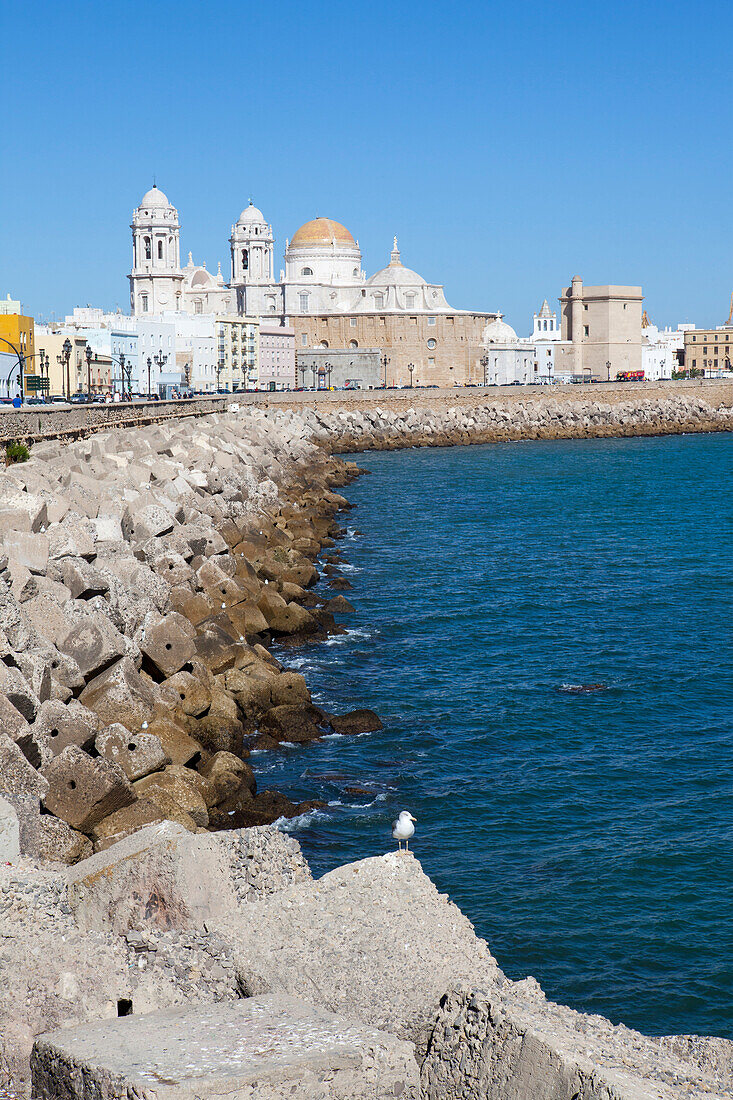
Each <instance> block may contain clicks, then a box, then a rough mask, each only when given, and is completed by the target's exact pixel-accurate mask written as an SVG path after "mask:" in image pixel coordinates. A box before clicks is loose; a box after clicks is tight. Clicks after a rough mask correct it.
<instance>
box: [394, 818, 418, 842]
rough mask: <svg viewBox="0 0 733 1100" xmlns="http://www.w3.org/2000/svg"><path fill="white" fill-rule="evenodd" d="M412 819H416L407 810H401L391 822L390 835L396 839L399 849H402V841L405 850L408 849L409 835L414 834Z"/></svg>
mask: <svg viewBox="0 0 733 1100" xmlns="http://www.w3.org/2000/svg"><path fill="white" fill-rule="evenodd" d="M413 821H417V818H416V817H413V816H412V814H411V813H410V811H409V810H403V811H402V813H401V814H400V816H399V817H398V818H397V820H396V821H393V822H392V836H393V837H394V839H395V840H396V841H397V844H398V846H399V851H400V852H401V851H402V841H403V840H404V842H405V851H407V852H409V850H410V837H411V836H414V835H415V826H414V825H413V824H412V823H413Z"/></svg>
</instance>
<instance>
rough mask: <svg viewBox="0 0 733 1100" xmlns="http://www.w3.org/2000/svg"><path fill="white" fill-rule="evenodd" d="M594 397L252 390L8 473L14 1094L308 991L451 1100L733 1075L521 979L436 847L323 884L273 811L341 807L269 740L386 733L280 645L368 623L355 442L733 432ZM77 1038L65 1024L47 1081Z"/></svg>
mask: <svg viewBox="0 0 733 1100" xmlns="http://www.w3.org/2000/svg"><path fill="white" fill-rule="evenodd" d="M461 396H463V395H461ZM590 396H591V395H590V394H589V395H588V397H587V398H583V399H582V400H581V398H580V397H573V398H572V400H570V399H568V401H562V402H560V405H561V407H560V408H558V409H555V408H554V407H553V406H552V405H551V404H548V399H547V398H544V397H543V398H542V399H540V398H538V399H537V400H536V401H535V400H533V401H530V402H528V401H527V399H519V398H517V399H515V398H514V397H513V395H512V397H511V398H510V397H508V396H504V395H502V396H501V398H500V399H497V398H494V397H492V398H491V399H490V400H487V401H486V402H485V403H484V404H483V405H481V404H477V403H475V402H474V403H473V404H471V405H470V406H468V407H467V406H466V405H465V404H454V403H453V402H451V401H450V400H449V399H448V398H446V397H443V398H441V400H442V401H444V402H446V403H445V404H443V405H441V406H440V408H438V407H437V406H436V405H435V403H434V402H431V403H429V404H428V405H427V406H426V407H425V408H422V407H420V408H414V409H413V408H411V407H410V405H409V404H400V406H399V410H398V411H395V410H393V409H382V407H381V405H379V404H378V403H377V404H375V406H374V407H369V408H364V409H360V410H358V411H355V410H353V409H351V408H349V409H348V410H346V409H343V408H338V409H336V410H334V409H331V410H330V411H325V410H324V409H323V408H318V409H307V410H301V409H290V408H278V409H273V408H270V409H267V410H265V409H260V408H258V407H254V408H240V410H239V411H232V412H229V413H226V414H224V413H222V414H215V415H210V416H207V417H204V418H202V419H197V420H180V419H173V420H169V421H167V422H166V423H161V424H156V425H151V426H146V427H141V428H133V427H126V428H118V429H115V430H109V431H104V432H101V433H98V434H95V435H94V436H92V437H90V438H88V439H80V440H77V441H75V442H72V443H69V444H66V445H65V444H63V442H62V441H60V440H59V441H56V442H40V443H38V444H37V445H36V446H35V447H34V448H33V452H32V458H31V460H30V461H29V462H27V463H24V464H22V465H18V466H13V467H9V468H8V469H7V470H6V471H5V472H4V473H3V474H1V475H0V799H2V802H0V813H1V814H2V822H3V827H2V828H0V844H4V845H5V846H6V847H5V848H4V849H3V850H1V851H0V985H2V988H3V991H4V995H3V999H2V1002H1V1003H0V1090H1V1089H2V1087H3V1085H4V1086H5V1087H7V1088H9V1089H11V1090H12V1092H11V1095H12V1094H13V1093H14V1094H15V1095H18V1096H27V1095H28V1094H29V1091H30V1053H31V1047H32V1045H33V1042H34V1039H35V1038H36V1037H37V1036H39V1035H40V1034H41V1033H44V1032H49V1031H53V1029H56V1028H65V1027H68V1026H69V1025H71V1024H78V1025H83V1024H84V1023H85V1022H87V1021H94V1020H97V1021H98V1020H100V1019H104V1018H107V1017H112V1016H114V1017H116V1016H118V1015H124V1014H126V1013H128V1012H132V1013H133V1014H139V1013H150V1014H151V1015H150V1020H149V1024H150V1028H151V1029H152V1030H154V1029H155V1027H156V1023H155V1020H156V1016H155V1013H157V1012H163V1011H165V1010H168V1009H170V1008H172V1007H175V1006H178V1005H184V1004H186V1005H189V1006H191V1005H193V1006H196V1005H200V1006H206V1005H208V1004H212V1003H214V1002H217V1003H223V1002H228V1001H237V1000H239V999H241V998H243V997H246V998H249V997H257V996H269V995H272V996H280V995H283V996H285V995H287V996H288V997H291V998H293V997H297V998H302V999H304V1000H305V1001H307V1002H309V1003H310V1004H311V1005H314V1006H317V1007H318V1008H319V1009H323V1010H325V1011H327V1012H330V1013H335V1014H336V1015H337V1017H338V1019H339V1020H343V1021H345V1023H344V1025H343V1026H344V1027H346V1026H347V1024H348V1021H352V1023H353V1022H354V1021H357V1022H358V1024H359V1025H360V1026H362V1027H369V1028H376V1029H379V1031H380V1034H386V1035H391V1036H393V1037H396V1039H397V1040H399V1041H400V1042H401V1043H409V1044H410V1048H411V1050H412V1051H413V1052H414V1053H413V1054H412V1055H411V1057H412V1059H413V1060H414V1064H413V1066H412V1069H410V1068H409V1067H406V1069H405V1073H406V1074H407V1076H406V1077H405V1080H406V1081H407V1080H408V1079H409V1080H410V1081H411V1082H413V1083H412V1084H410V1086H409V1087H410V1089H412V1092H410V1093H407V1092H406V1093H405V1095H415V1087H416V1086H415V1085H414V1082H415V1081H416V1080H418V1078H419V1080H420V1095H421V1097H422V1098H423V1100H439V1098H441V1100H442V1098H447V1100H451V1098H455V1100H459V1098H460V1100H468V1098H470V1100H483V1098H485V1097H491V1098H492V1100H514V1098H515V1097H516V1098H517V1100H519V1098H520V1097H526V1096H539V1097H543V1098H547V1100H554V1098H557V1100H572V1098H577V1100H619V1098H623V1100H641V1098H642V1097H643V1098H644V1100H646V1098H655V1100H666V1098H669V1100H673V1098H674V1100H676V1098H678V1097H679V1098H682V1097H690V1096H706V1097H708V1098H711V1097H723V1096H726V1097H733V1070H732V1069H731V1067H732V1066H733V1054H732V1053H731V1052H732V1050H733V1047H732V1046H731V1044H730V1043H726V1042H725V1041H724V1040H718V1039H714V1038H699V1037H686V1036H677V1037H673V1038H670V1039H667V1040H658V1039H650V1038H647V1037H644V1036H641V1035H638V1034H637V1033H635V1032H630V1031H628V1030H627V1029H625V1028H623V1027H614V1026H613V1025H611V1024H610V1023H609V1022H608V1021H606V1020H603V1019H601V1018H599V1017H589V1016H584V1015H583V1014H581V1013H577V1012H573V1011H572V1010H570V1009H567V1008H564V1007H562V1006H558V1005H553V1004H551V1003H549V1002H547V1001H546V999H545V998H544V995H543V994H542V991H541V989H540V988H539V986H538V985H537V983H536V982H534V981H533V980H532V979H526V980H525V981H523V982H516V983H515V982H511V981H509V980H508V979H507V978H506V976H505V975H504V974H503V973H502V972H501V970H500V968H499V966H498V964H497V961H496V960H495V959H494V958H493V957H492V955H491V952H490V950H489V947H488V945H487V944H486V943H484V942H483V941H482V940H479V939H478V938H477V937H476V936H475V933H474V931H473V928H472V926H471V924H470V922H469V921H468V919H467V918H466V917H465V915H464V914H462V913H461V912H460V911H459V910H458V909H457V908H456V907H455V906H453V905H452V904H451V903H450V902H449V900H448V899H447V897H445V895H440V894H438V892H437V890H436V888H435V887H434V885H433V884H432V883H431V882H430V880H429V879H428V878H427V877H426V876H425V875H424V874H423V873H422V870H421V868H420V865H419V863H418V862H417V861H416V860H415V859H414V858H413V857H412V856H408V855H398V854H395V853H390V854H389V855H387V856H380V857H375V858H373V859H369V860H364V861H361V862H360V863H358V864H353V865H347V866H346V867H343V868H338V869H337V870H336V871H333V872H331V873H330V874H329V875H326V876H325V877H324V878H322V879H320V880H319V881H318V882H313V880H312V878H311V875H310V871H309V869H308V867H307V865H306V864H305V861H304V860H303V858H302V855H301V853H300V851H299V849H298V847H297V845H296V844H295V842H294V841H292V840H291V839H289V838H285V837H283V836H282V834H280V833H279V832H278V831H277V830H276V829H273V828H272V826H271V825H268V824H267V823H270V822H273V821H275V820H276V819H279V818H280V817H281V816H293V815H295V814H298V813H300V812H302V811H304V810H307V809H309V808H311V807H312V806H313V805H315V804H314V803H313V802H307V803H301V804H299V805H294V804H293V803H291V802H290V801H289V800H288V799H287V798H285V796H284V795H282V794H279V793H277V792H274V791H267V792H261V791H260V790H258V787H257V776H256V774H255V772H254V771H253V768H252V762H251V759H250V756H249V752H250V749H251V748H252V747H254V746H257V747H267V748H271V749H275V750H276V749H277V746H278V744H280V743H281V742H292V741H296V742H301V743H305V742H307V741H308V740H310V739H315V738H318V737H320V736H322V735H323V734H324V733H326V732H329V731H332V730H336V731H339V732H343V733H346V734H348V733H350V732H351V733H359V732H365V731H367V732H368V731H370V730H374V729H378V728H379V725H380V723H379V719H378V717H377V716H376V715H374V714H373V713H372V712H369V711H358V712H352V713H351V714H349V715H340V716H339V715H336V714H332V713H328V712H326V711H324V710H323V709H322V708H319V707H316V706H315V705H314V704H313V702H312V700H311V698H310V693H309V691H308V685H307V684H306V682H305V680H304V679H303V677H302V676H300V675H299V674H298V673H296V672H293V671H290V670H289V669H288V668H287V662H286V661H284V662H282V661H278V660H275V658H274V657H273V655H272V651H271V650H272V643H273V641H275V640H277V641H278V643H279V647H286V648H287V647H288V646H298V645H303V644H311V643H312V642H313V641H314V640H317V639H318V638H324V637H325V636H326V635H327V634H328V633H333V632H338V631H341V630H343V629H344V627H343V626H342V625H340V624H339V622H338V621H337V619H336V616H339V617H340V616H342V615H348V611H349V607H350V605H349V604H348V601H347V600H345V599H344V597H343V596H341V595H337V593H338V591H339V587H340V585H339V583H338V582H339V579H342V578H339V576H338V566H339V564H340V562H341V561H342V560H343V558H342V555H341V554H340V553H339V550H338V546H339V539H340V537H341V535H342V534H343V532H344V528H343V526H342V520H341V518H340V517H341V515H342V514H343V513H345V512H346V511H347V510H348V508H349V504H348V501H347V499H346V498H344V497H343V496H342V495H341V494H340V493H339V492H337V491H336V490H337V489H339V488H341V487H342V486H344V485H347V484H348V483H349V481H350V480H351V479H352V478H353V477H355V476H357V474H358V469H357V467H356V466H355V465H354V464H353V463H349V462H346V461H344V460H342V459H341V458H338V457H335V456H334V455H333V454H332V453H330V452H333V451H336V450H340V449H347V448H351V449H363V448H365V447H367V446H381V445H384V446H399V445H402V446H404V445H410V446H413V445H416V444H420V445H422V444H423V443H424V444H425V445H430V444H441V445H443V444H447V443H456V442H471V441H474V440H479V439H480V440H481V441H484V440H488V439H489V437H491V438H492V439H495V440H497V441H500V440H502V439H509V438H518V437H519V436H518V435H517V434H513V433H520V435H522V433H524V436H528V435H529V433H530V432H531V431H535V430H539V429H538V428H537V425H544V426H545V427H547V426H548V425H550V426H551V427H552V429H553V430H555V432H556V434H562V433H564V432H565V431H570V432H571V433H576V434H578V435H579V434H582V433H584V434H602V433H601V432H600V431H596V430H595V429H597V428H599V429H603V430H605V429H606V428H609V427H613V428H614V429H616V428H618V429H619V431H614V432H612V433H611V434H619V433H621V434H628V433H629V432H630V431H632V430H633V429H637V430H636V431H634V434H638V432H639V431H646V430H647V428H648V429H649V431H652V430H653V431H655V432H656V431H659V430H667V429H668V430H728V429H729V427H730V406H729V405H728V404H726V403H725V402H722V401H721V402H720V403H718V404H716V403H715V401H713V400H712V399H710V400H708V401H704V402H701V401H700V399H698V398H696V397H695V395H694V394H691V393H688V392H679V393H677V394H676V395H675V396H674V397H664V398H660V399H658V400H656V399H655V400H654V401H651V402H650V403H649V404H648V405H645V404H644V402H640V401H638V400H635V401H633V402H630V407H629V408H625V407H623V403H621V404H618V405H614V406H613V408H612V409H610V410H609V409H608V408H604V407H599V408H595V407H594V403H595V402H597V398H595V395H594V401H593V402H591V401H590ZM708 397H709V398H710V391H708ZM586 402H590V403H589V404H587V403H586ZM665 402H666V404H665ZM601 404H602V403H601ZM586 419H587V420H588V421H589V423H588V424H586V423H585V420H586ZM471 421H472V422H471ZM689 424H693V425H698V427H697V428H692V429H690V428H689V427H684V425H689ZM660 425H661V426H662V428H661V429H660ZM627 429H628V431H627ZM542 430H544V428H543V429H542ZM524 436H522V437H524ZM532 437H534V438H537V436H532ZM539 437H543V436H539ZM324 563H325V564H324ZM319 574H320V575H322V576H323V577H324V578H328V584H329V585H330V589H331V591H329V592H327V593H325V594H324V595H317V594H315V593H314V591H313V585H314V583H315V581H316V580H317V579H318V578H319ZM14 826H16V827H15V828H14ZM18 847H20V850H21V854H20V856H18ZM294 1011H295V1010H294ZM295 1016H296V1017H297V1012H295ZM161 1026H162V1025H161ZM187 1026H188V1027H191V1026H195V1021H194V1023H193V1024H192V1023H191V1021H188V1023H187ZM294 1027H295V1025H294ZM295 1033H296V1034H297V1027H295ZM110 1044H111V1045H112V1046H114V1039H113V1038H111V1039H110ZM82 1045H83V1041H82ZM62 1046H63V1038H62V1037H58V1036H57V1037H56V1038H55V1039H54V1038H53V1037H52V1038H49V1037H48V1036H46V1038H45V1039H44V1040H43V1041H42V1042H39V1047H38V1050H37V1054H36V1057H35V1065H36V1066H37V1071H38V1074H39V1081H40V1080H41V1079H42V1078H43V1080H46V1078H47V1077H48V1074H49V1073H50V1072H51V1070H50V1069H49V1065H50V1064H51V1063H53V1065H54V1066H56V1065H58V1064H61V1063H64V1064H67V1063H66V1062H64V1059H63V1058H62V1057H61V1056H60V1054H59V1051H60V1049H61V1047H62ZM399 1049H400V1051H401V1052H402V1053H401V1054H400V1058H402V1057H403V1054H404V1049H403V1048H402V1047H400V1048H399ZM142 1054H143V1056H144V1051H143V1052H142ZM69 1064H70V1063H69ZM400 1065H402V1063H400ZM312 1069H313V1066H310V1065H309V1072H310V1071H311V1070H312ZM321 1070H322V1066H321ZM321 1070H319V1072H321ZM408 1071H409V1072H408ZM56 1072H57V1071H56V1070H55V1069H54V1070H53V1073H54V1074H55V1073H56ZM100 1072H101V1071H100ZM313 1072H315V1069H313ZM400 1072H401V1071H400ZM76 1073H77V1071H76V1070H74V1071H73V1073H72V1071H71V1070H69V1074H70V1075H71V1076H73V1074H76ZM44 1074H45V1075H46V1076H45V1077H44ZM71 1076H70V1077H69V1080H68V1081H67V1082H66V1083H65V1085H64V1088H65V1089H66V1087H67V1086H68V1092H65V1095H68V1096H69V1097H71V1096H76V1095H80V1096H81V1095H86V1094H85V1093H83V1092H80V1093H77V1092H74V1091H73V1088H75V1087H76V1085H75V1084H74V1081H73V1080H72V1079H71ZM92 1076H93V1071H92V1069H91V1068H90V1067H87V1066H85V1067H83V1068H81V1069H79V1073H78V1080H79V1081H81V1080H91V1077H92ZM75 1079H76V1078H75ZM38 1087H39V1089H41V1088H43V1089H45V1090H46V1092H48V1089H49V1088H51V1085H49V1084H48V1081H47V1080H46V1084H43V1085H40V1084H39V1086H38ZM53 1087H58V1082H57V1083H56V1085H54V1086H53ZM120 1087H122V1086H120ZM405 1087H407V1086H405ZM125 1088H128V1086H127V1085H125ZM133 1088H134V1086H133V1085H130V1086H129V1089H133ZM129 1089H128V1093H127V1094H131V1093H130V1092H129ZM39 1094H40V1093H39ZM125 1094H126V1093H125V1092H124V1091H123V1092H122V1093H121V1095H125ZM201 1095H203V1093H201ZM263 1095H266V1094H263ZM277 1095H278V1096H279V1095H280V1094H277ZM292 1095H296V1096H297V1095H298V1094H297V1092H295V1093H292ZM325 1095H328V1094H327V1093H325V1092H324V1096H325ZM374 1095H375V1096H376V1095H379V1094H378V1093H377V1092H376V1091H375V1093H374ZM394 1095H398V1093H394Z"/></svg>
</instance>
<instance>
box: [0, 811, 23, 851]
mask: <svg viewBox="0 0 733 1100" xmlns="http://www.w3.org/2000/svg"><path fill="white" fill-rule="evenodd" d="M19 857H20V822H19V821H18V814H17V812H16V809H15V807H14V806H11V804H10V803H9V802H8V801H7V800H6V799H4V798H0V863H12V862H13V860H16V859H18V858H19Z"/></svg>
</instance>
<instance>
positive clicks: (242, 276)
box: [229, 199, 275, 316]
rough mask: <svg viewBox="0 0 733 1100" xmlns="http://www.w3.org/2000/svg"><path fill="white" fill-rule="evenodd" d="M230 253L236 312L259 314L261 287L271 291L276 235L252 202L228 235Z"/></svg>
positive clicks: (261, 302)
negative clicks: (274, 235) (229, 235)
mask: <svg viewBox="0 0 733 1100" xmlns="http://www.w3.org/2000/svg"><path fill="white" fill-rule="evenodd" d="M229 244H230V247H231V256H232V277H231V283H230V285H231V286H232V288H233V289H234V290H235V291H236V294H237V312H238V313H241V314H248V315H250V316H259V315H260V314H261V313H264V312H265V311H266V308H265V303H264V289H265V287H268V288H269V289H270V290H272V287H273V284H274V281H275V280H274V276H273V254H274V245H275V238H274V237H273V235H272V226H271V225H269V224H268V223H267V222H266V221H265V216H264V214H263V213H262V211H261V210H258V209H257V207H256V206H254V205H253V203H252V200H251V199H250V203H249V206H248V207H247V208H246V209H245V210H243V211H242V213H241V214H240V215H239V219H238V221H237V224H236V225H233V226H232V235H231V237H230V238H229Z"/></svg>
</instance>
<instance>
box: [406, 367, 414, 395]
mask: <svg viewBox="0 0 733 1100" xmlns="http://www.w3.org/2000/svg"><path fill="white" fill-rule="evenodd" d="M407 369H408V370H409V372H410V389H412V376H413V374H414V373H415V364H414V363H408V364H407Z"/></svg>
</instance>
